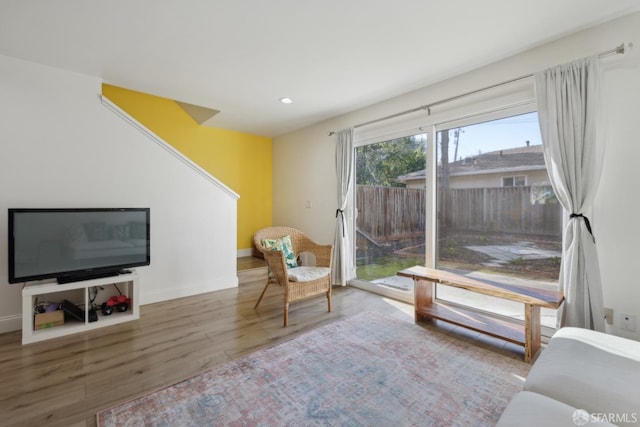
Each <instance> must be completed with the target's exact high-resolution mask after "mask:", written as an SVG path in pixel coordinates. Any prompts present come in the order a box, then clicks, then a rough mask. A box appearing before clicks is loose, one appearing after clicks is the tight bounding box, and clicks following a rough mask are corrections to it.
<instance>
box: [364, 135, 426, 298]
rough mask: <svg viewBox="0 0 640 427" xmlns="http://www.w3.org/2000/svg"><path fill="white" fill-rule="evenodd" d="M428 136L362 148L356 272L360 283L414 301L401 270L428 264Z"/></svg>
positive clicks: (410, 285) (410, 288) (407, 138)
mask: <svg viewBox="0 0 640 427" xmlns="http://www.w3.org/2000/svg"><path fill="white" fill-rule="evenodd" d="M426 141H427V135H426V134H417V135H411V136H406V137H402V138H396V139H391V140H387V141H381V142H377V143H373V144H368V145H363V146H360V147H357V148H356V149H355V152H356V195H355V198H356V202H355V205H356V208H357V210H356V212H357V214H356V231H355V233H356V236H355V244H356V275H357V279H358V282H359V284H360V286H362V287H365V288H368V289H370V290H373V291H376V292H380V293H386V294H392V295H393V296H395V297H397V298H399V299H403V300H407V301H412V300H413V283H412V281H411V280H410V279H407V278H400V277H398V276H397V275H396V273H397V272H398V270H401V269H403V268H407V267H410V266H413V265H424V262H425V223H426V217H427V214H426V202H425V189H426V175H425V167H426V155H425V150H426Z"/></svg>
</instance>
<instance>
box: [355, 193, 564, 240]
mask: <svg viewBox="0 0 640 427" xmlns="http://www.w3.org/2000/svg"><path fill="white" fill-rule="evenodd" d="M439 197H440V198H439V200H440V203H439V215H440V218H441V222H440V224H441V226H444V227H446V228H447V229H448V230H459V231H474V232H480V233H510V234H528V235H536V236H555V237H557V236H560V235H561V231H562V206H560V204H559V203H557V201H555V199H551V200H547V201H546V203H535V204H532V203H531V187H529V186H523V187H501V188H464V189H449V190H446V191H442V192H441V193H440V194H439ZM356 204H357V208H358V218H357V228H358V230H359V231H361V232H362V233H365V234H366V235H368V236H369V237H371V238H372V239H375V240H376V241H378V242H384V241H389V240H394V239H398V238H403V237H408V236H411V235H416V234H419V233H424V230H425V222H426V213H425V212H426V201H425V191H424V190H419V189H409V188H397V187H372V186H362V185H358V186H356ZM441 231H444V230H441Z"/></svg>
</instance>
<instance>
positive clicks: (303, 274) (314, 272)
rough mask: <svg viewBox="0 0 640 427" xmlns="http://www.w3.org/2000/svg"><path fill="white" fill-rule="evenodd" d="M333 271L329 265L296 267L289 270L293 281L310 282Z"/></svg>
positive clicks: (290, 278)
mask: <svg viewBox="0 0 640 427" xmlns="http://www.w3.org/2000/svg"><path fill="white" fill-rule="evenodd" d="M329 273H331V270H330V269H329V268H328V267H295V268H290V269H288V270H287V274H288V275H289V280H291V281H292V282H310V281H312V280H316V279H319V278H321V277H324V276H326V275H327V274H329Z"/></svg>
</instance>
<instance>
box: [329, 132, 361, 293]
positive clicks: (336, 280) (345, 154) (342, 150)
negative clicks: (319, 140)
mask: <svg viewBox="0 0 640 427" xmlns="http://www.w3.org/2000/svg"><path fill="white" fill-rule="evenodd" d="M354 169H355V166H354V152H353V129H345V130H342V131H340V132H338V133H337V142H336V175H337V181H338V209H336V231H335V239H334V245H333V261H332V271H331V278H332V281H333V284H334V285H342V286H345V285H346V284H347V282H348V281H349V280H351V279H353V278H354V277H355V274H354V271H353V248H352V246H351V239H350V238H349V236H350V235H351V230H350V229H349V228H350V227H349V225H350V222H351V221H349V219H350V218H352V217H353V216H352V215H353V206H352V204H353V202H352V201H353V197H352V194H353V187H354Z"/></svg>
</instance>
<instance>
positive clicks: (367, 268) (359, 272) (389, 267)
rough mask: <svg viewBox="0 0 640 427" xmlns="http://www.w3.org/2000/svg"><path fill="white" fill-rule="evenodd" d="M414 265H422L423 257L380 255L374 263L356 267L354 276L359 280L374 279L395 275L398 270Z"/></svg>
mask: <svg viewBox="0 0 640 427" xmlns="http://www.w3.org/2000/svg"><path fill="white" fill-rule="evenodd" d="M414 265H424V259H419V258H399V257H394V256H388V257H381V258H378V259H376V261H375V263H372V264H367V265H360V266H358V267H356V277H357V278H358V279H360V280H368V281H371V280H376V279H380V278H382V277H389V276H395V275H396V274H397V273H398V271H400V270H404V269H405V268H409V267H413V266H414Z"/></svg>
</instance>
